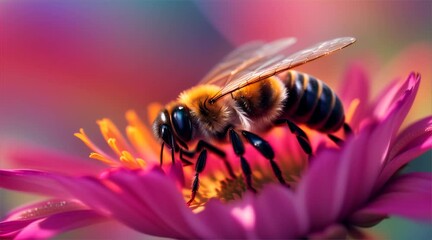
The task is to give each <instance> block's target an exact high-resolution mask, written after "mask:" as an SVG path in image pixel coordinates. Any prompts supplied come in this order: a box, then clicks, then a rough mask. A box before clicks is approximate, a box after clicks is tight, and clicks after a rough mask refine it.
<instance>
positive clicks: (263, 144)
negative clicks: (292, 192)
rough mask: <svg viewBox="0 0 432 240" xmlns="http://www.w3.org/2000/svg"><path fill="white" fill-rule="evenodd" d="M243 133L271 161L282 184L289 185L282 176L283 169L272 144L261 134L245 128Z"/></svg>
mask: <svg viewBox="0 0 432 240" xmlns="http://www.w3.org/2000/svg"><path fill="white" fill-rule="evenodd" d="M242 135H243V136H244V137H245V138H246V140H247V141H248V142H249V143H250V144H251V145H252V146H253V147H254V148H255V149H256V150H258V152H260V153H261V155H262V156H264V157H265V158H266V159H268V160H269V161H270V165H271V167H272V170H273V173H274V175H275V176H276V178H277V179H278V180H279V182H280V183H281V184H282V185H285V186H288V184H287V183H286V182H285V179H284V178H283V176H282V171H281V170H280V167H279V165H278V164H277V163H276V162H275V161H274V151H273V148H272V147H271V146H270V144H269V143H268V142H267V141H266V140H264V139H263V138H261V137H260V136H258V135H256V134H254V133H251V132H248V131H245V130H243V131H242Z"/></svg>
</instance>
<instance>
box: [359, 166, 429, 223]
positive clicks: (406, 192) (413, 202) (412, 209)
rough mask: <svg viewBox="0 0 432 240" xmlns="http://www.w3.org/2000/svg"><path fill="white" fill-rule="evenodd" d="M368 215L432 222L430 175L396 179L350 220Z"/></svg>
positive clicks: (415, 174) (424, 174)
mask: <svg viewBox="0 0 432 240" xmlns="http://www.w3.org/2000/svg"><path fill="white" fill-rule="evenodd" d="M370 215H399V216H402V217H407V218H412V219H417V220H427V221H432V174H431V173H412V174H406V175H403V176H401V177H398V178H397V179H396V180H394V181H392V182H391V183H389V185H388V186H387V187H386V188H385V189H384V191H383V193H381V194H380V195H379V196H378V197H377V198H376V199H375V200H374V201H373V202H371V203H370V204H368V205H367V206H366V207H365V208H364V209H362V210H360V211H358V212H357V213H356V214H355V215H354V216H353V217H352V219H353V221H354V222H355V221H360V220H361V219H362V218H364V217H369V216H370Z"/></svg>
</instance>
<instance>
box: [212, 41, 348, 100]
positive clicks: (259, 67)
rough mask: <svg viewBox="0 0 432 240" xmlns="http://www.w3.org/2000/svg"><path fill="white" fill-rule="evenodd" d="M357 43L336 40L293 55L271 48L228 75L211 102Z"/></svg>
mask: <svg viewBox="0 0 432 240" xmlns="http://www.w3.org/2000/svg"><path fill="white" fill-rule="evenodd" d="M355 41H356V39H355V38H352V37H344V38H336V39H333V40H329V41H325V42H321V43H318V44H316V45H314V46H312V47H309V48H307V49H305V50H302V51H299V52H296V53H294V54H291V55H285V54H282V53H281V50H282V49H280V50H279V49H278V48H277V47H270V48H271V49H273V52H271V54H269V53H267V54H266V55H265V56H262V57H260V58H259V59H258V60H256V61H253V62H252V63H248V64H246V65H245V66H242V67H241V68H239V69H240V70H238V71H235V72H234V73H231V74H230V75H228V76H229V77H228V79H225V82H224V84H223V85H221V86H222V89H221V91H220V92H218V93H217V94H216V95H215V96H213V97H212V98H211V99H210V101H211V102H214V101H216V100H218V99H219V98H221V97H223V96H225V95H227V94H230V93H232V92H234V91H237V90H239V89H241V88H243V87H245V86H247V85H249V84H252V83H256V82H258V81H261V80H264V79H266V78H268V77H271V76H273V75H275V74H277V73H280V72H283V71H286V70H288V69H291V68H293V67H296V66H299V65H302V64H304V63H307V62H310V61H312V60H315V59H317V58H320V57H322V56H325V55H328V54H330V53H332V52H334V51H337V50H340V49H342V48H345V47H347V46H349V45H351V44H353V43H354V42H355ZM273 44H274V42H273V43H269V44H266V45H269V46H271V45H273ZM266 45H264V46H266ZM276 50H278V51H276ZM257 51H259V50H257ZM243 61H251V60H243ZM227 71H229V70H228V69H227V70H225V71H222V72H221V73H220V74H221V75H223V74H224V72H227ZM232 71H233V70H231V72H232ZM224 77H226V76H224Z"/></svg>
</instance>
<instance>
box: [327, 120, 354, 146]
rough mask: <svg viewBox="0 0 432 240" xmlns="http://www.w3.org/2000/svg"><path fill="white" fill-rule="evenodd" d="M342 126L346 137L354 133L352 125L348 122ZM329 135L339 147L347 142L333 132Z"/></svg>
mask: <svg viewBox="0 0 432 240" xmlns="http://www.w3.org/2000/svg"><path fill="white" fill-rule="evenodd" d="M342 128H343V132H344V135H345V138H346V137H348V136H351V135H352V134H353V130H352V128H351V127H350V125H348V123H344V124H343V127H342ZM327 136H328V137H329V138H330V140H332V141H333V142H334V143H336V144H337V145H338V146H339V147H340V146H342V144H343V143H344V142H345V141H344V140H342V139H341V138H339V137H336V136H335V135H333V134H327Z"/></svg>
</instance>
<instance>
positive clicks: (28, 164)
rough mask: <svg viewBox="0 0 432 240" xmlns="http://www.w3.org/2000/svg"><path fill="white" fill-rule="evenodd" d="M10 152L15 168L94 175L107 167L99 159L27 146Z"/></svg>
mask: <svg viewBox="0 0 432 240" xmlns="http://www.w3.org/2000/svg"><path fill="white" fill-rule="evenodd" d="M8 154H9V158H10V159H11V161H12V164H13V166H14V167H15V168H26V169H37V170H42V171H48V172H57V173H62V174H66V175H94V174H96V173H98V172H100V171H102V169H103V168H104V167H105V166H104V165H103V164H101V163H98V162H97V161H93V160H89V159H82V158H75V157H71V156H69V155H66V154H61V153H57V152H54V151H48V150H41V149H34V148H28V147H25V146H23V147H19V148H17V149H13V150H9V153H8Z"/></svg>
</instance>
